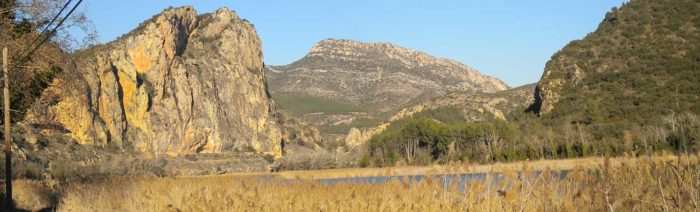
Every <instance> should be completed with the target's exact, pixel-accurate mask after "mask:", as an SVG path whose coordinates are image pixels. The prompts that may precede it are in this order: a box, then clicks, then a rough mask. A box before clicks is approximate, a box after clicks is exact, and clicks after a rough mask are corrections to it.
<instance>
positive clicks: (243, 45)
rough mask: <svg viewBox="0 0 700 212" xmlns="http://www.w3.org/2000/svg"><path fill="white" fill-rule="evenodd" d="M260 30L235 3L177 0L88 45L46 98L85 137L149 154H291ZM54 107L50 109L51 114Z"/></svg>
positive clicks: (39, 115)
mask: <svg viewBox="0 0 700 212" xmlns="http://www.w3.org/2000/svg"><path fill="white" fill-rule="evenodd" d="M261 51H262V50H261V44H260V39H259V38H258V36H257V33H256V32H255V29H254V28H253V26H252V25H251V24H249V23H248V22H247V21H245V20H241V19H240V18H239V17H238V16H237V15H236V14H235V13H233V12H232V11H230V10H228V9H225V8H224V9H220V10H217V11H216V12H214V13H212V14H205V15H201V16H197V14H196V12H195V11H194V10H193V9H192V8H190V7H182V8H175V9H168V10H166V11H164V12H163V13H162V14H160V15H158V16H156V17H154V18H153V19H152V20H149V21H146V22H145V23H143V24H142V25H141V26H139V28H138V29H137V30H135V31H133V32H131V33H129V34H127V35H126V36H124V37H122V38H120V39H118V40H116V41H113V42H110V43H108V44H105V45H103V46H98V47H93V48H91V49H88V50H85V51H84V52H80V53H78V54H79V55H80V56H81V57H80V58H82V59H84V60H82V61H81V62H80V63H79V67H78V68H77V70H76V71H75V72H72V74H65V76H61V77H59V80H56V81H55V82H54V84H52V86H51V88H49V89H48V90H47V92H46V93H45V94H44V97H42V98H53V99H56V100H57V101H55V102H53V103H52V104H51V105H50V106H49V107H48V108H49V110H48V111H43V112H40V111H33V112H30V115H28V118H27V121H28V122H30V123H42V124H46V123H51V124H49V125H54V126H58V128H63V129H64V132H65V133H67V134H68V135H69V136H71V137H72V138H74V139H75V140H77V141H78V142H80V143H82V144H95V145H117V146H122V147H133V148H134V149H136V150H139V151H141V152H143V153H145V154H148V155H155V156H157V155H182V154H191V153H200V152H207V153H217V152H225V151H234V150H236V149H237V150H246V149H250V148H252V149H255V150H256V151H258V152H263V153H268V154H272V155H275V156H278V157H279V156H281V149H280V141H281V134H280V129H279V126H278V124H277V122H276V119H275V118H274V115H273V114H274V113H275V111H274V108H272V106H271V101H270V99H269V97H268V95H267V91H266V88H265V81H264V72H263V62H262V52H261ZM47 114H48V115H47Z"/></svg>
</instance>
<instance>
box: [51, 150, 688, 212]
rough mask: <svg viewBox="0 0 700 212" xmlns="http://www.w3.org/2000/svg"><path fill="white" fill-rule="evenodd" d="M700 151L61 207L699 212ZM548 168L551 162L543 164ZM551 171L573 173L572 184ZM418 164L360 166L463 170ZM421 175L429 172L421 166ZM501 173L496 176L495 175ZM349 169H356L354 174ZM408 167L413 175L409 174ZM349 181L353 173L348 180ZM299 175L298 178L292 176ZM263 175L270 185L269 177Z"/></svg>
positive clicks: (74, 202) (139, 190)
mask: <svg viewBox="0 0 700 212" xmlns="http://www.w3.org/2000/svg"><path fill="white" fill-rule="evenodd" d="M698 158H699V157H698V155H692V156H686V157H682V158H681V159H680V161H679V160H677V157H643V158H615V159H611V160H605V159H603V158H589V159H581V160H566V161H535V162H523V163H516V164H497V165H492V166H483V167H482V166H479V167H472V168H462V169H463V170H468V171H471V172H478V171H480V170H487V172H488V173H489V174H488V177H489V178H492V177H494V176H501V177H503V179H502V180H499V181H497V183H489V182H493V181H492V180H486V181H472V182H470V183H468V184H467V185H466V186H464V188H459V187H457V186H451V187H448V188H445V187H444V185H443V184H442V183H441V182H440V181H439V180H436V179H430V178H427V179H426V180H423V181H421V182H419V183H413V184H409V183H407V182H401V181H398V180H395V181H392V182H390V183H382V184H363V183H354V184H353V183H339V184H334V185H327V184H321V183H317V182H315V181H313V180H305V179H304V178H307V177H316V178H325V177H329V176H340V175H336V174H337V173H336V172H341V171H342V170H335V172H332V171H307V172H293V173H280V174H265V175H225V176H207V177H179V178H138V179H127V178H113V179H109V180H105V181H102V182H99V183H90V184H80V183H76V184H72V185H70V186H69V187H68V188H67V189H66V191H65V196H64V197H63V199H62V200H61V203H60V205H59V208H58V209H59V210H60V211H465V210H466V211H475V210H476V211H484V210H490V211H516V210H517V211H604V210H610V209H612V210H623V211H657V210H667V211H676V210H680V211H693V210H698V201H700V193H699V192H698V189H699V187H700V163H699V162H698ZM539 165H544V166H539ZM540 167H543V170H545V171H546V170H550V169H548V168H546V167H551V169H557V168H559V169H569V168H571V169H572V170H573V171H571V172H570V173H569V174H568V176H567V177H566V178H564V179H559V176H558V175H557V174H553V175H552V174H549V173H550V172H544V174H543V175H542V176H540V177H535V176H534V175H533V174H532V173H534V172H533V171H534V170H536V169H539V168H540ZM432 168H435V167H427V168H426V167H423V168H422V169H423V170H422V171H421V172H412V170H411V169H416V168H415V167H401V168H392V169H384V170H382V169H367V170H366V171H363V170H353V171H354V174H351V175H354V176H360V175H368V174H372V175H374V174H377V175H382V173H385V174H391V175H395V174H401V173H410V174H416V173H420V174H429V175H431V174H440V173H444V171H448V172H459V171H462V170H460V168H459V167H456V166H453V167H442V169H432ZM418 169H421V168H418ZM495 170H498V171H497V172H498V174H496V173H494V171H495ZM346 171H351V170H346ZM401 171H405V172H401ZM346 176H349V175H346ZM287 177H297V178H299V179H297V180H289V179H284V178H287ZM261 179H264V180H261Z"/></svg>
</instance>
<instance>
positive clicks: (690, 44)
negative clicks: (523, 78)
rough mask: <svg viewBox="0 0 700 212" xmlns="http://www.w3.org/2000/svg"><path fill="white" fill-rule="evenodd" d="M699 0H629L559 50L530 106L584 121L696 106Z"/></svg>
mask: <svg viewBox="0 0 700 212" xmlns="http://www.w3.org/2000/svg"><path fill="white" fill-rule="evenodd" d="M698 73H700V2H699V1H696V0H659V1H656V0H632V1H630V2H629V3H626V4H625V5H623V6H622V7H620V8H619V9H618V8H613V10H612V11H611V12H609V13H608V14H607V15H606V17H605V19H604V20H603V21H602V22H601V23H600V25H599V27H598V29H597V30H596V31H595V32H593V33H590V34H589V35H588V36H586V37H585V38H583V39H582V40H577V41H573V42H571V43H569V44H568V45H567V46H566V47H564V48H563V49H562V50H561V51H559V52H558V53H556V54H555V55H554V56H553V57H552V60H550V61H549V62H548V63H547V65H546V67H545V70H544V73H543V75H542V78H541V80H540V82H539V83H538V85H537V90H536V92H535V101H534V103H533V104H532V106H531V107H530V110H532V111H534V112H537V113H539V114H542V115H547V116H551V117H553V118H557V119H570V120H574V121H578V122H581V123H587V124H590V123H608V122H621V121H622V120H627V121H630V122H631V123H636V124H643V123H648V122H649V121H650V120H653V119H656V118H658V116H662V115H668V114H671V113H683V112H694V113H700V98H699V97H698V91H699V90H700V77H699V76H700V75H698Z"/></svg>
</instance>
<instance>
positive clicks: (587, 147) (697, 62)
mask: <svg viewBox="0 0 700 212" xmlns="http://www.w3.org/2000/svg"><path fill="white" fill-rule="evenodd" d="M698 11H700V2H698V1H690V0H679V1H665V0H664V1H651V0H633V1H631V2H630V3H626V4H624V5H623V6H622V7H621V8H619V9H617V8H613V10H612V11H611V12H609V13H608V14H607V15H606V17H605V19H604V20H603V21H602V22H601V24H600V26H599V28H598V29H597V30H596V31H595V32H593V33H591V34H589V35H588V36H586V38H584V39H583V40H578V41H573V42H571V43H570V44H569V45H567V46H566V47H564V48H563V49H562V50H561V51H560V52H558V53H556V54H555V55H554V56H553V57H552V60H551V61H549V62H548V63H547V66H546V68H545V72H544V75H543V77H542V80H541V81H540V82H539V83H538V85H537V88H536V90H535V102H534V104H532V105H531V106H530V107H529V108H527V111H532V112H535V113H536V114H537V115H533V114H527V113H523V112H522V111H525V108H521V110H519V111H518V110H515V111H514V112H512V113H510V114H509V115H507V119H506V120H508V121H502V120H485V121H481V122H477V123H466V122H462V123H459V122H455V121H454V120H452V118H447V119H446V118H445V117H458V115H455V114H453V113H454V111H453V110H442V111H435V112H434V113H433V114H431V115H429V116H424V117H420V116H415V117H414V118H413V120H407V121H403V123H404V124H401V123H398V124H394V125H395V126H393V127H390V128H393V130H389V131H386V132H385V133H382V134H379V135H377V136H375V137H374V138H373V139H372V140H371V141H370V142H369V144H368V146H367V156H366V157H365V158H364V159H363V164H364V165H378V166H390V165H394V164H396V163H399V162H401V163H404V162H405V163H409V164H429V163H433V162H440V163H446V162H448V161H451V160H477V161H480V162H490V161H512V160H523V159H537V158H569V157H580V156H584V157H585V156H591V155H599V156H600V155H621V154H624V153H629V154H642V153H650V152H656V151H662V150H670V151H679V152H694V151H697V150H698V148H699V147H700V145H699V144H700V117H699V116H698V114H700V95H698V94H699V93H698V91H700V32H699V31H698V29H700V15H699V14H700V13H698ZM406 123H407V124H406Z"/></svg>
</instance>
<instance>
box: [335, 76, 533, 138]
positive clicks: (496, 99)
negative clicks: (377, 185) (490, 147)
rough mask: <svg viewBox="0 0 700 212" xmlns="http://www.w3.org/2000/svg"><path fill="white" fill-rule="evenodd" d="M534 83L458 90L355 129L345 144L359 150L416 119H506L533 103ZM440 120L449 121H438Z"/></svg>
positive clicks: (469, 121) (458, 120)
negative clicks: (487, 90)
mask: <svg viewBox="0 0 700 212" xmlns="http://www.w3.org/2000/svg"><path fill="white" fill-rule="evenodd" d="M534 89H535V84H529V85H523V86H520V87H516V88H512V89H508V90H505V91H499V92H496V93H483V92H478V91H458V92H451V93H448V94H446V95H442V96H439V97H435V98H433V99H430V100H428V101H425V102H421V103H419V104H416V105H413V106H411V107H406V108H404V109H401V110H400V111H399V112H397V113H395V114H393V115H392V116H391V117H390V118H389V119H388V120H387V121H385V122H383V123H381V124H379V125H377V126H375V127H371V128H352V129H351V130H350V132H349V133H348V135H347V136H346V137H345V138H344V140H345V142H346V144H347V145H348V146H351V147H357V146H361V145H362V144H364V143H365V142H366V141H368V140H369V139H370V138H372V136H374V135H377V134H379V133H381V132H384V131H385V130H387V128H388V127H389V126H390V125H391V124H395V123H397V122H402V121H405V120H407V119H411V118H416V117H423V116H425V117H428V118H433V119H436V117H441V118H444V119H449V120H454V121H456V122H463V123H471V122H478V121H487V120H490V119H504V120H505V114H507V113H510V112H512V111H514V110H517V109H523V108H524V107H525V106H527V105H528V104H529V103H530V102H532V101H533V100H534V99H533V96H532V91H533V90H534ZM437 119H438V121H446V120H439V119H440V118H437Z"/></svg>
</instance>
